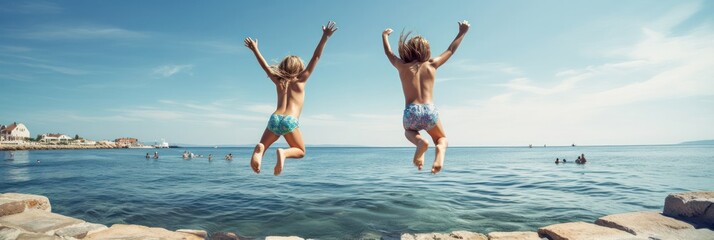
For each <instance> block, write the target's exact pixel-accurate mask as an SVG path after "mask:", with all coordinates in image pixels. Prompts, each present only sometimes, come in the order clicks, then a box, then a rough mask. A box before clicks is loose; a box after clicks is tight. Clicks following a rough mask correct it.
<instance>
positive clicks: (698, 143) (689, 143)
mask: <svg viewBox="0 0 714 240" xmlns="http://www.w3.org/2000/svg"><path fill="white" fill-rule="evenodd" d="M680 144H684V145H714V139H710V140H699V141H687V142H682V143H680Z"/></svg>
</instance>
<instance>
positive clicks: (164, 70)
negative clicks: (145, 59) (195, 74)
mask: <svg viewBox="0 0 714 240" xmlns="http://www.w3.org/2000/svg"><path fill="white" fill-rule="evenodd" d="M191 69H193V65H191V64H186V65H163V66H159V67H156V68H154V70H153V71H152V75H154V76H158V77H171V76H173V75H176V74H178V73H180V72H187V71H189V72H190V71H191Z"/></svg>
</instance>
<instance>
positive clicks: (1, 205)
mask: <svg viewBox="0 0 714 240" xmlns="http://www.w3.org/2000/svg"><path fill="white" fill-rule="evenodd" d="M23 211H25V203H24V202H22V201H18V200H13V199H7V198H0V217H2V216H7V215H12V214H18V213H21V212H23Z"/></svg>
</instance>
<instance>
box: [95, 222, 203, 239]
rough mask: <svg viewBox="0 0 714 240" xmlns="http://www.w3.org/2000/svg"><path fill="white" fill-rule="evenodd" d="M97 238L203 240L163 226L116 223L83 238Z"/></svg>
mask: <svg viewBox="0 0 714 240" xmlns="http://www.w3.org/2000/svg"><path fill="white" fill-rule="evenodd" d="M83 239H86V240H96V239H185V240H203V238H201V237H198V236H196V235H193V234H188V233H178V232H172V231H169V230H166V229H163V228H150V227H146V226H141V225H126V224H114V225H112V227H110V228H109V229H106V230H102V231H99V232H95V233H92V234H89V235H88V236H87V237H85V238H83Z"/></svg>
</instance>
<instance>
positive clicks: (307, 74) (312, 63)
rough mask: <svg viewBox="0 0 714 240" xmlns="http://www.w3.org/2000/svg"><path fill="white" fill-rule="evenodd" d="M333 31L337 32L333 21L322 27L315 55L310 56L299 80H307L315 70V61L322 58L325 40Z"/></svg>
mask: <svg viewBox="0 0 714 240" xmlns="http://www.w3.org/2000/svg"><path fill="white" fill-rule="evenodd" d="M335 31H337V28H336V27H335V22H333V21H328V22H327V25H325V26H322V38H320V43H318V44H317V48H315V53H313V54H312V58H311V59H310V62H309V63H308V64H307V67H306V68H305V71H303V72H302V74H301V77H300V79H301V80H302V81H305V80H307V78H308V77H310V74H312V71H314V70H315V66H316V65H317V61H319V60H320V56H322V49H324V48H325V44H326V43H327V39H328V38H330V36H332V33H334V32H335Z"/></svg>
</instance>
